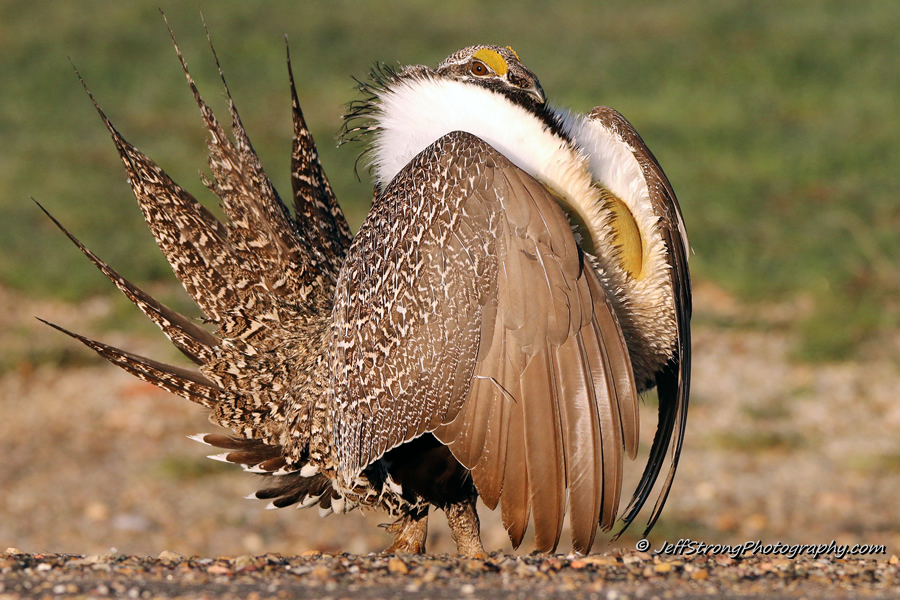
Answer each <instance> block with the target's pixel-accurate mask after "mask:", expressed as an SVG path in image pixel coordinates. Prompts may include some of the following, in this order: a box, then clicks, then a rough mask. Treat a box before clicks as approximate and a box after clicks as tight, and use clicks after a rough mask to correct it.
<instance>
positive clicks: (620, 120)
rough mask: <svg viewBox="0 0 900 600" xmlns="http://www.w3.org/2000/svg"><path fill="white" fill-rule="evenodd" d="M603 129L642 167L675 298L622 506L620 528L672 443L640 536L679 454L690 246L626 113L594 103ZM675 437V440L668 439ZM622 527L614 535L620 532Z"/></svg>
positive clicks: (687, 362) (686, 386)
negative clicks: (651, 426)
mask: <svg viewBox="0 0 900 600" xmlns="http://www.w3.org/2000/svg"><path fill="white" fill-rule="evenodd" d="M588 118H590V119H596V120H598V121H599V122H600V123H601V124H603V125H604V126H605V127H606V128H607V129H609V130H611V131H613V132H615V133H616V134H618V135H619V136H620V137H621V138H622V139H623V140H624V141H625V143H626V144H628V146H629V147H630V148H631V150H632V152H633V153H634V156H635V158H636V159H637V161H638V163H639V164H640V166H641V170H642V172H643V174H644V178H645V180H646V182H647V187H648V189H649V191H650V200H651V202H652V203H653V209H654V212H655V213H656V215H657V216H658V217H659V230H660V233H661V235H662V238H663V241H664V242H665V245H666V250H667V253H666V261H667V262H668V264H669V266H670V268H671V271H670V272H671V285H672V292H673V297H674V301H675V307H674V308H675V318H676V322H677V332H678V340H677V345H676V349H675V355H674V356H673V357H672V359H671V360H670V361H669V363H668V364H667V365H666V366H665V368H664V369H663V370H662V371H661V372H659V373H658V374H657V377H656V387H657V391H658V395H659V424H658V426H657V430H656V435H655V436H654V439H653V444H652V446H651V448H650V457H649V459H648V461H647V466H646V467H645V469H644V473H643V475H642V476H641V480H640V482H639V483H638V486H637V489H636V490H635V492H634V496H633V497H632V499H631V502H630V503H629V505H628V507H627V508H626V509H625V515H624V516H623V521H624V522H625V525H624V527H623V528H622V531H624V530H625V528H627V527H628V525H630V524H631V522H632V521H633V520H634V518H635V517H636V516H637V514H638V512H640V510H641V508H642V507H643V505H644V503H645V502H646V501H647V498H648V497H649V496H650V492H651V491H652V489H653V486H654V484H655V483H656V480H657V478H658V476H659V473H660V471H661V470H662V467H663V464H664V463H665V461H666V453H667V451H668V450H669V447H670V444H671V450H672V453H671V458H670V460H669V470H668V473H667V475H666V479H665V481H664V482H663V486H662V490H661V491H660V494H659V497H658V499H657V501H656V504H655V505H654V507H653V511H652V513H651V515H650V519H649V520H648V524H647V528H646V530H645V531H644V535H647V533H648V532H649V531H650V529H651V528H652V527H653V525H654V524H655V523H656V520H657V519H658V518H659V515H660V513H661V511H662V508H663V506H664V505H665V502H666V498H667V497H668V495H669V490H670V489H671V487H672V481H673V478H674V476H675V470H676V469H677V467H678V459H679V458H680V456H681V449H682V446H683V443H684V430H685V425H686V423H687V413H688V398H689V395H690V379H691V329H690V321H691V279H690V271H689V269H688V253H689V245H688V239H687V233H686V231H685V227H684V219H683V218H682V215H681V208H680V207H679V205H678V200H677V199H676V198H675V192H674V191H672V186H671V184H670V183H669V180H668V178H667V177H666V175H665V173H663V170H662V168H661V167H660V166H659V162H658V161H657V160H656V157H654V156H653V153H652V152H651V151H650V149H649V148H647V145H646V144H645V143H644V141H643V140H642V139H641V137H640V135H638V133H637V131H635V129H634V127H632V126H631V123H629V122H628V121H627V120H626V119H625V117H623V116H622V115H621V114H619V113H618V112H617V111H615V110H613V109H611V108H608V107H602V106H601V107H597V108H595V109H594V110H592V111H591V113H590V114H589V115H588ZM673 440H674V443H673ZM622 531H620V532H619V534H617V535H621V533H622Z"/></svg>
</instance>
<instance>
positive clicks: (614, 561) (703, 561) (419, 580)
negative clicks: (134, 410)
mask: <svg viewBox="0 0 900 600" xmlns="http://www.w3.org/2000/svg"><path fill="white" fill-rule="evenodd" d="M173 559H174V560H177V561H178V562H177V565H173ZM98 570H99V571H101V573H98V572H97V571H98ZM807 573H808V575H807ZM214 576H217V577H216V579H215V580H214V583H215V585H216V586H219V588H220V589H219V591H216V592H215V594H216V595H218V596H224V597H244V598H255V599H261V598H278V597H285V598H287V597H322V596H331V597H334V598H354V597H359V598H366V597H402V596H403V595H404V594H407V595H422V594H426V595H428V594H430V593H431V592H432V591H433V590H447V591H450V590H454V591H455V592H456V595H457V596H460V597H471V596H478V597H481V596H486V597H491V596H497V597H499V596H504V597H507V596H508V597H541V596H543V597H557V596H560V595H561V594H562V595H564V596H565V597H567V598H569V597H571V598H574V599H582V598H583V599H587V598H589V597H592V596H596V597H598V598H604V597H605V598H619V599H620V600H621V599H624V598H641V597H659V598H665V597H684V596H696V595H697V593H698V589H702V590H704V591H703V594H704V595H710V596H711V597H716V596H743V597H751V598H754V597H755V598H764V597H770V596H773V595H774V596H779V597H801V596H804V595H805V596H807V597H821V596H823V595H827V594H828V593H829V591H830V590H832V589H833V588H834V586H839V588H840V589H841V590H846V591H847V593H848V594H850V595H865V596H887V595H890V594H891V593H892V592H893V590H894V589H896V587H897V586H898V585H900V561H898V560H896V559H894V558H893V557H891V558H890V559H882V560H874V559H870V558H867V559H856V558H848V559H844V560H832V559H827V560H825V559H819V560H815V561H814V560H810V559H807V558H797V559H794V560H787V559H781V558H772V557H769V558H766V557H762V556H760V557H756V556H750V557H747V556H745V557H741V558H738V559H733V560H730V561H724V560H719V559H718V558H717V557H713V556H685V557H678V559H677V561H676V560H675V559H672V560H661V559H660V557H655V558H648V557H647V556H644V555H642V553H636V552H627V551H626V552H622V551H616V552H614V553H611V554H607V555H592V556H585V557H571V558H570V557H564V556H540V555H532V556H518V557H517V556H506V555H502V554H494V555H492V556H490V557H488V558H487V559H485V560H472V559H458V558H455V557H450V556H446V555H438V556H428V555H425V556H416V555H409V556H403V557H399V556H384V555H377V554H375V555H369V556H355V555H349V554H338V555H325V554H317V555H315V556H310V555H307V556H294V557H281V556H278V555H264V556H249V555H245V556H237V557H217V558H215V559H210V558H202V559H201V558H196V557H193V558H189V557H183V556H180V555H178V554H176V553H170V552H163V553H161V554H160V556H159V558H149V557H135V556H126V555H103V556H95V557H84V556H73V555H58V554H56V555H55V554H22V553H6V554H3V555H0V590H2V592H0V598H3V597H5V596H3V594H5V595H8V596H10V597H52V596H64V595H65V596H78V595H82V596H89V597H102V596H112V597H119V598H122V597H130V598H145V597H147V598H150V597H187V596H190V595H191V593H192V591H191V590H194V592H195V591H196V586H197V585H198V584H201V585H205V584H207V583H209V582H210V580H211V577H214ZM136 583H139V584H140V585H139V586H138V585H135V584H136ZM698 583H702V585H703V587H702V588H698V587H697V584H698ZM191 586H194V587H191ZM366 590H368V591H366ZM851 592H852V594H851ZM433 595H434V596H439V595H440V596H441V597H444V596H447V594H446V593H443V592H442V593H441V594H433ZM450 595H451V596H452V595H453V594H452V593H450ZM560 597H561V596H560Z"/></svg>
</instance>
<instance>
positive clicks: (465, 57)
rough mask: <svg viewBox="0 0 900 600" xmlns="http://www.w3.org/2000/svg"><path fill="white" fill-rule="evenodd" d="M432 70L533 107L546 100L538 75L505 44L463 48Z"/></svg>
mask: <svg viewBox="0 0 900 600" xmlns="http://www.w3.org/2000/svg"><path fill="white" fill-rule="evenodd" d="M436 72H437V74H438V75H440V76H442V77H447V78H449V79H455V80H457V81H464V82H467V83H472V84H474V85H478V86H481V87H485V88H488V89H490V90H493V91H495V92H497V93H499V94H503V95H504V96H507V97H508V98H510V99H511V100H513V101H514V102H515V103H516V104H520V105H522V106H525V107H527V108H537V107H538V106H541V105H543V104H544V103H545V102H546V98H545V96H544V90H543V88H541V83H540V82H539V81H538V78H537V77H536V76H535V74H534V73H532V72H531V71H529V70H528V69H527V68H526V67H525V65H523V64H522V62H521V61H520V60H519V55H518V54H516V52H515V50H513V49H512V48H510V47H509V46H507V47H503V46H487V45H481V46H469V47H468V48H463V49H462V50H459V51H458V52H454V53H453V54H451V55H450V56H448V57H447V58H445V59H444V61H443V62H441V64H440V65H438V68H437V71H436Z"/></svg>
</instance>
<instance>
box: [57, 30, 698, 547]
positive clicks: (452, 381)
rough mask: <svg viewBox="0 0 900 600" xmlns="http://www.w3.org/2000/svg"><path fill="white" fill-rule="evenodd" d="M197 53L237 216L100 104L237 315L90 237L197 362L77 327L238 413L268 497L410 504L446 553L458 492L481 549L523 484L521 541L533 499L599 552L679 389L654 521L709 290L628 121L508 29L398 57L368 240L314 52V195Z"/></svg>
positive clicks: (378, 131)
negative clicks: (647, 399) (110, 252)
mask: <svg viewBox="0 0 900 600" xmlns="http://www.w3.org/2000/svg"><path fill="white" fill-rule="evenodd" d="M176 52H177V53H178V57H179V59H180V60H181V63H182V66H183V67H184V70H185V75H186V76H187V80H188V84H189V85H190V88H191V90H192V92H193V95H194V98H195V99H196V101H197V104H199V106H200V112H201V113H202V116H203V120H204V122H205V124H206V127H207V128H208V130H209V133H210V140H209V151H210V156H209V167H210V169H211V172H212V177H211V178H210V179H209V180H207V181H205V183H206V184H207V186H208V187H209V188H210V189H211V190H212V191H213V192H214V193H215V194H216V195H217V196H218V197H219V199H220V200H221V205H222V208H223V209H224V212H225V214H226V215H227V219H228V220H227V222H226V223H222V222H220V221H219V220H217V219H216V218H215V217H214V216H213V215H212V214H211V213H210V212H209V211H208V210H207V209H206V208H204V207H203V205H201V204H200V203H199V202H197V200H195V199H194V198H193V197H192V196H191V195H190V194H188V193H187V192H186V191H185V190H184V189H182V188H181V187H179V186H178V185H177V184H176V183H175V182H174V181H172V180H171V179H170V178H169V177H168V176H167V175H166V174H165V173H164V172H163V171H162V169H160V168H159V167H158V166H157V165H156V164H155V163H153V162H152V161H151V160H150V159H148V158H147V157H146V156H145V155H144V154H142V153H141V152H139V151H138V150H137V149H135V148H134V147H133V146H132V145H130V144H129V143H128V142H127V141H125V139H124V138H123V137H122V136H121V135H120V134H119V132H118V131H116V129H115V128H114V127H113V126H112V125H111V124H110V121H109V120H108V119H107V118H106V116H105V115H104V114H103V112H102V111H100V109H99V107H98V108H97V110H98V111H99V112H100V116H101V117H102V118H103V120H104V122H105V123H106V126H107V127H108V128H109V131H110V133H111V134H112V138H113V141H114V142H115V145H116V148H117V149H118V151H119V155H120V156H121V159H122V162H123V163H124V165H125V170H126V172H127V174H128V178H129V181H130V183H131V186H132V188H133V189H134V194H135V196H136V197H137V200H138V203H139V204H140V207H141V210H142V211H143V214H144V217H145V219H146V221H147V223H148V225H149V226H150V229H151V230H152V232H153V234H154V236H155V237H156V241H157V243H158V244H159V247H160V248H161V249H162V251H163V253H165V255H166V258H167V259H168V261H169V263H170V264H171V266H172V269H173V270H174V271H175V275H176V276H177V277H178V279H179V280H180V281H181V283H182V284H183V285H184V288H185V289H186V290H187V292H188V293H189V294H190V296H191V297H192V298H193V299H194V301H195V302H196V303H197V305H198V306H199V307H200V309H201V310H202V311H203V314H204V316H205V320H204V323H209V324H212V325H214V327H215V329H214V331H210V330H208V329H207V328H205V327H203V326H201V324H199V323H198V322H196V321H195V320H193V319H190V318H187V317H185V316H182V315H180V314H178V313H176V312H174V311H173V310H171V309H169V308H167V307H166V306H164V305H163V304H161V303H160V302H158V301H156V300H155V299H153V298H152V297H150V296H149V295H148V294H146V293H144V292H143V291H141V290H140V289H138V288H137V287H136V286H134V285H133V284H131V283H130V282H128V281H127V280H125V279H124V278H123V277H122V276H120V275H119V274H118V273H117V272H116V271H114V270H113V269H112V268H111V267H109V266H108V265H107V264H106V263H104V262H103V261H101V260H100V259H99V258H98V257H97V256H95V255H94V254H93V253H91V252H90V251H89V250H87V249H86V248H84V247H83V246H82V245H81V244H80V243H79V242H78V241H77V240H75V238H74V237H72V236H71V235H70V236H69V237H71V238H72V241H73V242H75V244H77V245H78V247H79V248H80V249H81V251H82V252H84V254H86V255H87V256H88V257H89V258H90V260H91V261H93V263H94V264H95V265H96V266H97V267H99V268H100V270H101V271H103V272H104V273H105V274H106V275H107V276H108V277H109V278H110V279H111V280H112V282H113V283H115V285H116V286H118V288H119V289H120V290H121V291H122V292H123V293H124V294H125V295H126V296H128V298H130V299H131V300H132V301H133V302H134V303H135V304H136V305H137V306H138V308H140V309H141V310H142V311H143V312H144V313H145V314H146V315H147V316H148V317H149V318H150V319H152V320H153V321H154V322H155V323H156V324H157V325H159V327H160V328H161V329H162V330H163V331H164V332H165V334H166V335H167V336H168V337H169V338H170V339H171V340H172V343H174V344H175V345H176V346H177V347H178V348H179V349H180V350H181V351H182V352H183V353H184V354H186V355H187V356H188V358H190V359H191V360H192V361H193V362H194V363H196V364H197V366H198V368H196V369H188V368H182V367H177V366H172V365H168V364H163V363H160V362H157V361H154V360H151V359H149V358H144V357H141V356H136V355H134V354H131V353H128V352H125V351H123V350H120V349H118V348H113V347H111V346H108V345H106V344H102V343H100V342H96V341H93V340H90V339H87V338H85V337H82V336H80V335H77V334H74V333H71V332H68V331H66V330H62V331H64V332H65V333H68V334H69V335H71V336H73V337H75V338H77V339H78V340H80V341H82V342H83V343H85V344H86V345H88V346H89V347H91V348H92V349H94V350H96V351H97V352H98V353H100V354H101V355H102V356H104V357H105V358H107V359H109V360H110V361H111V362H113V363H115V364H116V365H118V366H120V367H122V368H123V369H125V370H127V371H129V372H130V373H132V374H134V375H136V376H137V377H140V378H141V379H143V380H145V381H149V382H151V383H154V384H156V385H158V386H160V387H162V388H164V389H166V390H169V391H171V392H174V393H175V394H178V395H181V396H183V397H185V398H187V399H189V400H192V401H194V402H197V403H199V404H202V405H203V406H206V407H208V408H209V409H210V411H211V414H210V419H211V421H212V422H214V423H217V424H219V425H221V426H223V427H226V428H230V429H231V430H232V431H233V433H234V435H233V436H225V435H219V434H205V435H198V436H196V439H197V440H198V441H201V442H205V443H206V444H209V445H211V446H215V447H218V448H222V449H224V450H226V451H227V452H226V453H223V454H219V455H217V456H214V457H213V458H218V459H220V460H225V461H228V462H231V463H236V464H239V465H243V467H244V468H245V469H246V470H248V471H250V472H253V473H259V474H262V475H265V476H267V481H268V482H269V483H270V485H269V486H268V487H265V488H264V489H262V490H260V491H258V492H256V493H255V494H254V495H253V497H255V498H260V499H266V500H271V505H270V506H272V507H285V506H290V505H299V506H302V507H309V506H318V507H319V509H320V511H321V512H322V513H324V514H327V513H329V512H336V513H342V512H347V511H350V510H352V509H354V508H357V507H371V508H382V509H385V510H387V511H388V513H389V514H390V515H391V516H392V517H394V518H396V521H395V522H394V523H393V524H392V525H390V526H389V527H388V531H389V532H390V533H391V534H393V536H394V537H395V540H394V543H393V545H392V546H391V547H390V548H389V550H388V551H391V552H423V551H424V549H425V537H426V532H427V517H428V510H429V507H430V506H432V505H433V506H436V507H438V508H441V509H443V510H444V511H445V512H446V514H447V518H448V521H449V524H450V528H451V531H452V534H453V538H454V540H455V541H456V544H457V546H458V550H459V553H460V554H461V555H466V556H478V555H483V554H484V549H483V547H482V544H481V539H480V533H479V521H478V516H477V514H476V511H475V500H476V498H477V497H481V499H482V500H483V501H484V503H485V504H486V505H487V506H488V507H489V508H490V509H495V508H496V507H497V505H498V504H499V505H500V506H501V510H502V516H503V522H504V524H505V526H506V529H507V531H508V532H509V537H510V539H511V541H512V545H513V546H514V547H518V546H519V545H520V543H521V542H522V539H523V536H524V534H525V530H526V527H527V526H528V523H529V520H530V519H533V520H534V537H535V546H536V547H537V549H538V550H540V551H544V552H552V551H554V550H555V549H556V547H557V545H558V542H559V538H560V532H561V530H562V528H563V517H564V516H565V514H566V512H567V511H568V513H569V515H570V524H571V533H572V540H573V545H574V549H575V551H577V552H579V553H587V552H589V551H590V549H591V546H592V544H593V542H594V536H595V534H596V531H597V528H598V526H599V527H601V528H602V529H604V530H609V529H610V528H611V527H612V526H613V525H614V521H615V520H616V515H617V513H618V509H619V499H620V494H621V488H622V471H623V457H624V456H628V457H629V458H634V457H635V455H636V453H637V450H638V404H637V402H638V394H639V393H641V392H643V391H645V390H648V389H650V388H652V387H654V386H656V388H657V389H658V394H659V422H658V428H657V432H656V436H655V438H654V440H653V444H652V447H651V449H650V455H649V460H648V463H647V465H646V467H645V468H644V471H643V476H642V478H641V480H640V483H639V484H638V487H637V490H636V491H635V493H634V497H633V499H632V500H631V503H630V504H629V505H628V507H627V508H626V509H625V511H624V513H623V517H622V518H623V521H624V525H625V526H627V525H628V524H629V523H631V521H632V520H633V519H634V518H635V516H636V515H637V513H638V511H639V510H640V509H641V507H642V506H643V504H644V503H645V501H646V500H647V498H648V497H649V495H650V493H651V490H652V488H653V487H654V483H655V482H656V481H657V477H658V475H659V474H660V471H661V470H662V467H663V465H664V463H668V464H669V467H668V474H667V476H666V478H665V482H664V484H663V485H662V492H661V494H660V496H659V499H658V500H657V502H656V505H655V507H654V509H653V512H652V514H651V517H650V521H649V526H648V529H649V527H652V526H653V524H654V523H655V521H656V520H657V518H658V516H659V513H660V511H661V509H662V507H663V504H664V503H665V500H666V496H667V495H668V492H669V489H670V486H671V484H672V478H673V475H674V472H675V467H676V464H677V462H678V457H679V454H680V450H681V447H682V439H683V435H684V428H685V419H686V415H687V406H688V385H689V374H690V329H689V321H690V314H691V291H690V282H689V274H688V264H687V256H688V244H687V238H686V235H685V230H684V224H683V223H682V217H681V213H680V210H679V207H678V204H677V202H676V200H675V195H674V194H673V192H672V188H671V187H670V185H669V182H668V181H667V179H666V176H665V175H664V174H663V172H662V169H660V167H659V164H658V163H657V161H656V159H655V158H654V157H653V155H652V154H651V153H650V151H649V150H648V149H647V147H646V146H645V145H644V143H643V141H642V140H641V138H640V137H639V136H638V134H637V133H636V132H635V130H634V129H633V128H632V127H631V125H630V124H629V123H628V121H626V120H625V119H624V118H623V117H622V116H621V115H620V114H619V113H618V112H616V111H614V110H612V109H610V108H605V107H599V108H595V109H594V110H592V111H591V112H590V113H588V114H587V116H583V115H578V114H572V113H569V112H567V111H564V110H560V109H556V108H553V107H552V106H550V105H549V104H547V102H546V99H545V96H544V91H543V90H542V88H541V85H540V83H539V82H538V79H537V77H535V75H534V74H533V73H532V72H531V71H529V70H528V69H527V68H525V67H524V66H523V65H522V63H521V62H520V60H519V57H518V56H517V55H516V53H515V52H513V51H512V50H511V49H509V48H503V47H498V46H472V47H469V48H465V49H463V50H460V51H459V52H456V53H454V54H451V55H450V56H449V57H448V58H447V59H446V60H444V61H443V62H442V63H441V64H440V65H438V67H437V69H435V70H432V69H430V68H428V67H424V66H418V65H417V66H410V67H405V68H402V69H399V70H395V69H390V68H386V67H380V68H378V69H376V70H375V72H373V74H372V80H371V82H369V83H363V84H361V85H360V91H361V93H362V94H363V98H362V99H361V100H358V101H357V102H354V103H352V104H351V105H350V110H349V114H348V116H347V119H348V126H347V127H346V129H345V132H344V136H345V138H353V139H359V140H361V141H364V142H365V143H366V144H367V147H368V150H367V153H368V157H369V159H370V161H371V166H372V169H373V172H374V175H375V192H376V194H375V200H374V204H373V206H372V209H371V212H370V213H369V215H368V217H367V218H366V220H365V222H364V223H363V225H362V227H361V228H360V229H359V232H358V233H357V234H356V236H355V237H353V235H352V234H351V232H350V230H349V229H348V227H347V223H346V221H345V220H344V216H343V214H342V212H341V209H340V207H339V205H338V203H337V201H336V199H335V197H334V194H333V193H332V190H331V187H330V186H329V183H328V180H327V179H326V177H325V174H324V172H323V170H322V166H321V164H320V162H319V158H318V155H317V152H316V146H315V144H314V142H313V139H312V137H311V135H310V133H309V131H308V129H307V127H306V124H305V122H304V119H303V115H302V113H301V111H300V107H299V104H298V101H297V93H296V89H295V86H294V81H293V75H291V71H290V60H288V73H289V76H290V84H291V93H292V96H293V119H294V144H293V155H292V171H293V173H292V180H291V183H292V185H293V203H294V211H293V214H292V213H291V211H289V210H288V208H287V207H286V206H285V204H284V203H283V202H282V200H281V198H280V197H279V195H278V194H277V193H276V191H275V189H274V187H273V186H272V184H271V182H270V181H269V179H268V178H267V177H266V175H265V173H264V171H263V169H262V167H261V166H260V163H259V160H258V159H257V156H256V154H255V153H254V151H253V148H252V147H251V145H250V142H249V140H248V138H247V136H246V134H245V132H244V129H243V126H242V125H241V121H240V118H239V117H238V113H237V111H236V110H235V108H234V104H233V103H232V102H231V98H230V94H229V95H228V101H229V106H230V108H231V118H232V121H233V125H232V131H231V134H232V135H231V139H230V138H229V136H228V135H227V134H226V132H225V131H224V129H223V128H222V126H221V125H220V124H219V122H218V121H217V120H216V118H215V117H214V116H213V114H212V112H211V111H210V108H209V106H208V105H207V104H206V103H205V102H204V101H203V100H202V99H201V97H200V95H199V93H198V91H197V88H196V86H195V85H194V82H193V80H192V79H191V76H190V74H188V72H187V66H186V64H185V61H184V59H183V58H182V57H181V53H180V52H178V49H177V46H176ZM217 62H218V60H217ZM223 83H224V77H223ZM226 92H227V86H226ZM92 100H93V97H92ZM95 105H96V102H95ZM63 231H65V230H63ZM67 234H68V233H67ZM670 449H671V453H670V454H669V452H670ZM667 455H668V456H669V458H668V460H667Z"/></svg>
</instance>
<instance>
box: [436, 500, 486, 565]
mask: <svg viewBox="0 0 900 600" xmlns="http://www.w3.org/2000/svg"><path fill="white" fill-rule="evenodd" d="M475 498H476V496H474V495H473V496H471V497H469V498H467V499H465V500H463V501H461V502H456V503H454V504H450V505H449V506H447V508H445V509H444V512H445V513H447V523H448V524H449V525H450V535H452V536H453V541H454V542H456V551H457V552H458V553H459V555H460V556H465V557H467V558H487V553H486V552H485V551H484V546H483V545H482V544H481V522H480V521H479V520H478V512H477V511H476V510H475Z"/></svg>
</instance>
